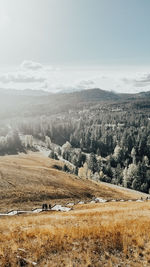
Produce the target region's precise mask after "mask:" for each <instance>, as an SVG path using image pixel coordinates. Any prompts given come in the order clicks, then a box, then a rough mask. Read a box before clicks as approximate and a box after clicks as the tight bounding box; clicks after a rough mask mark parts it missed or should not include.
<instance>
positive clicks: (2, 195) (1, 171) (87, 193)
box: [0, 153, 141, 212]
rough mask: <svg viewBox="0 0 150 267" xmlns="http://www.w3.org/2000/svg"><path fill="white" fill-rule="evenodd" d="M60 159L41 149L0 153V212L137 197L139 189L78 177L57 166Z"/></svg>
mask: <svg viewBox="0 0 150 267" xmlns="http://www.w3.org/2000/svg"><path fill="white" fill-rule="evenodd" d="M56 164H57V165H59V166H62V163H61V162H60V161H54V160H52V159H49V158H47V157H44V156H43V155H41V154H40V153H30V154H20V155H16V156H4V157H0V212H2V211H7V210H10V209H32V208H34V207H39V206H41V204H42V203H43V202H48V203H51V204H54V203H57V202H58V203H65V202H66V201H68V200H69V201H70V200H77V199H82V200H84V199H87V198H92V196H99V197H103V198H106V199H111V198H124V199H128V198H139V197H140V196H141V194H140V193H138V192H137V193H130V192H126V191H124V190H120V189H115V188H110V187H109V186H106V185H103V184H98V183H94V182H92V181H89V180H84V181H82V180H81V179H79V178H78V177H76V176H74V175H71V174H68V173H64V172H62V171H59V170H56V169H55V168H54V165H56Z"/></svg>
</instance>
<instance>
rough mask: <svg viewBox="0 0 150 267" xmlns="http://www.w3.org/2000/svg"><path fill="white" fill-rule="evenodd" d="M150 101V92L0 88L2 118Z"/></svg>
mask: <svg viewBox="0 0 150 267" xmlns="http://www.w3.org/2000/svg"><path fill="white" fill-rule="evenodd" d="M142 99H145V100H147V101H149V92H147V93H140V94H118V93H114V92H111V91H105V90H102V89H97V88H95V89H88V90H82V91H76V92H73V93H67V94H65V93H57V94H46V93H45V92H44V91H43V92H42V91H36V92H35V93H34V91H33V90H25V91H20V92H19V91H12V93H11V92H10V91H9V93H8V92H7V91H5V90H0V118H10V117H15V116H18V115H19V116H33V115H34V116H35V115H36V116H38V115H42V114H45V115H48V114H55V113H58V112H64V111H68V110H69V109H72V108H80V107H82V106H83V104H84V105H93V104H95V103H98V102H100V103H102V102H107V101H109V102H117V101H130V102H131V101H135V100H136V101H137V100H142Z"/></svg>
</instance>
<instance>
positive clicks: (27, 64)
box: [20, 60, 43, 71]
mask: <svg viewBox="0 0 150 267" xmlns="http://www.w3.org/2000/svg"><path fill="white" fill-rule="evenodd" d="M20 67H21V69H24V70H33V71H34V70H35V71H36V70H41V69H42V68H43V65H42V64H41V63H38V62H34V61H31V60H25V61H23V62H22V64H21V65H20Z"/></svg>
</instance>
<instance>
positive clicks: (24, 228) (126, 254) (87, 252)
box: [0, 201, 150, 267]
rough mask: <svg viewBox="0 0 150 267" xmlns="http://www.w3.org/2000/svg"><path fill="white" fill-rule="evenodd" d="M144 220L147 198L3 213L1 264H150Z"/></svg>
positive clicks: (149, 206) (148, 212)
mask: <svg viewBox="0 0 150 267" xmlns="http://www.w3.org/2000/svg"><path fill="white" fill-rule="evenodd" d="M149 222H150V202H149V201H147V202H146V201H145V202H120V203H119V202H114V203H111V202H108V203H105V204H104V203H96V204H84V205H76V206H74V209H73V210H72V211H70V212H68V213H61V212H43V213H41V214H38V215H26V216H22V215H19V216H15V217H9V218H6V217H2V218H1V219H0V266H14V267H15V266H25V263H28V264H27V266H33V264H32V263H31V262H35V263H37V266H41V267H43V266H70V267H71V266H74V267H75V266H89V267H90V266H93V267H94V266H137V267H138V266H139V267H141V266H150V223H149ZM23 258H24V259H25V262H23V260H22V259H23ZM21 264H22V265H21ZM23 264H24V265H23Z"/></svg>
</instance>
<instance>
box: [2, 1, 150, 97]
mask: <svg viewBox="0 0 150 267" xmlns="http://www.w3.org/2000/svg"><path fill="white" fill-rule="evenodd" d="M149 14H150V1H149V0H0V88H9V89H43V90H49V91H53V92H57V91H61V90H73V89H86V88H87V89H88V88H94V87H99V88H102V89H106V90H114V91H119V92H124V91H127V92H138V91H147V90H150V53H149V47H150V34H149V27H150V16H149Z"/></svg>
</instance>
